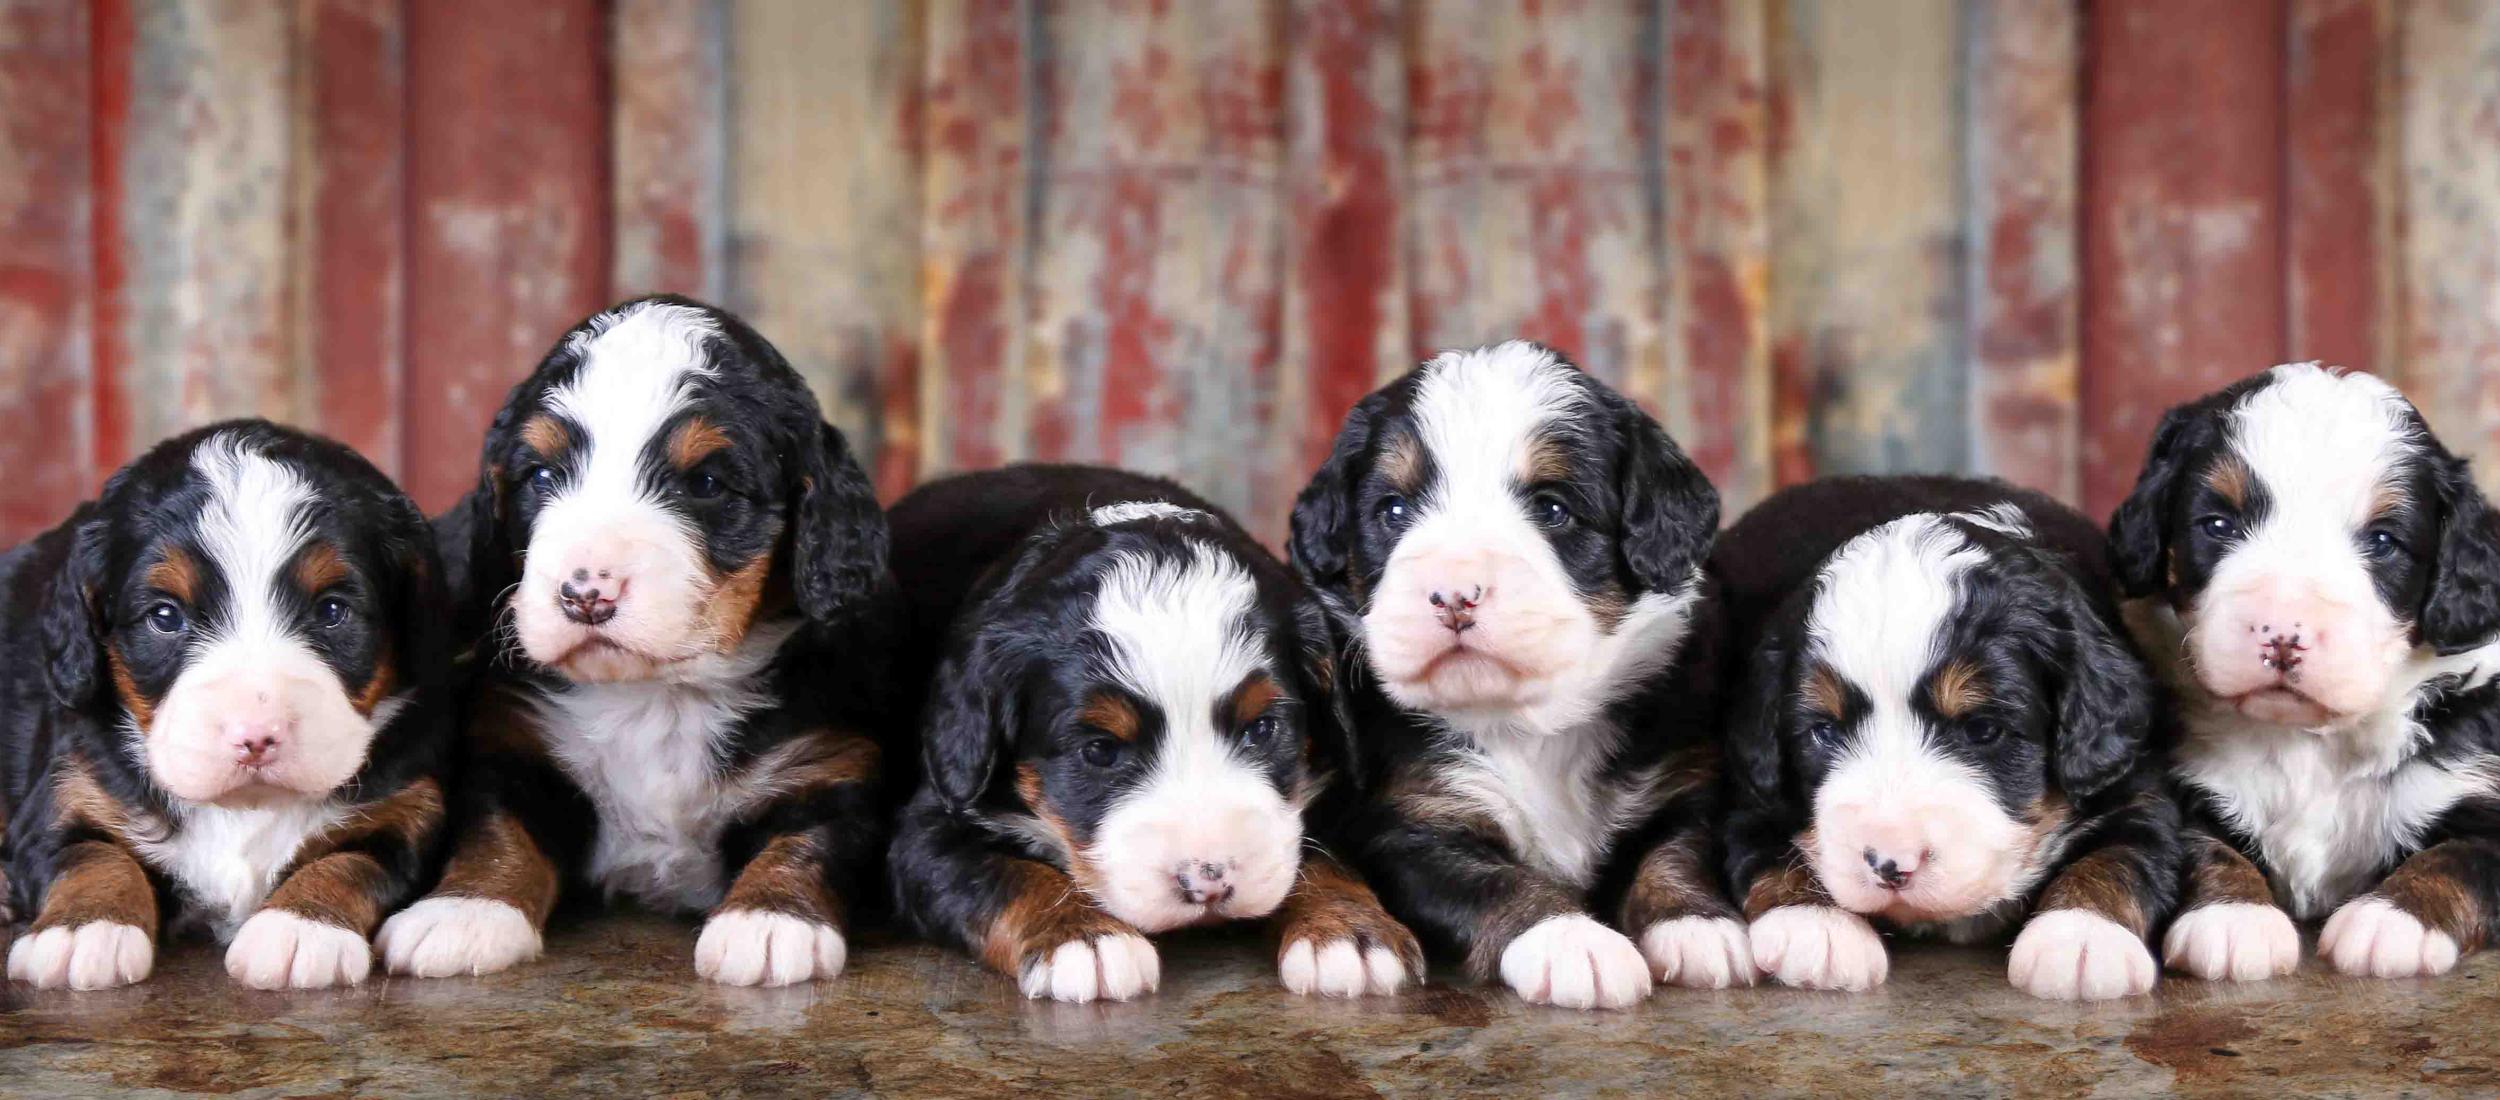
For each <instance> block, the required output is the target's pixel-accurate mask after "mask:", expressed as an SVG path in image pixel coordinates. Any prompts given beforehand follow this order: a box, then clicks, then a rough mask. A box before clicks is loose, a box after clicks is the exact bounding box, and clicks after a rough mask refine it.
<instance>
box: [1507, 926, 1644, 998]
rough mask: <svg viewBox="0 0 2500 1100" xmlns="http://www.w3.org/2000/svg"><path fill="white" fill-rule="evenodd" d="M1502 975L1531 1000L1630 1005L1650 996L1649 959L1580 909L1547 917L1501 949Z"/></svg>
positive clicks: (1619, 935) (1522, 996) (1621, 934)
mask: <svg viewBox="0 0 2500 1100" xmlns="http://www.w3.org/2000/svg"><path fill="white" fill-rule="evenodd" d="M1501 969H1502V980H1503V981H1505V982H1508V983H1510V987H1511V989H1512V990H1514V991H1516V992H1517V993H1518V994H1519V996H1520V999H1522V1000H1525V1001H1527V1002H1528V1003H1529V1004H1548V1005H1554V1006H1556V1007H1558V1008H1628V1007H1630V1006H1632V1005H1635V1004H1639V1003H1640V1001H1641V998H1643V997H1647V996H1649V990H1650V979H1649V960H1647V959H1644V958H1642V957H1641V949H1640V948H1638V947H1634V946H1632V941H1631V940H1628V939H1625V938H1624V935H1623V933H1621V932H1617V931H1615V930H1614V929H1612V928H1608V927H1606V926H1605V925H1602V924H1599V923H1597V922H1596V921H1594V920H1591V919H1589V918H1588V917H1586V916H1583V915H1581V914H1578V913H1573V914H1570V915H1568V916H1560V917H1547V918H1545V919H1544V920H1542V921H1539V922H1537V924H1536V926H1535V927H1533V928H1530V929H1528V930H1527V931H1525V932H1522V933H1520V934H1519V938H1517V939H1514V940H1512V941H1510V946H1508V947H1505V948H1503V949H1502V967H1501Z"/></svg>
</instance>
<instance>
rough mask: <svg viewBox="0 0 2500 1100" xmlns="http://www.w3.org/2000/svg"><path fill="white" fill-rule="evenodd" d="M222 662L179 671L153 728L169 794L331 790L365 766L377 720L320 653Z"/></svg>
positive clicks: (156, 762)
mask: <svg viewBox="0 0 2500 1100" xmlns="http://www.w3.org/2000/svg"><path fill="white" fill-rule="evenodd" d="M236 656H237V657H238V658H239V657H240V655H236ZM212 660H213V659H212ZM215 663H216V664H218V665H221V666H223V667H210V668H195V669H193V670H191V671H188V672H186V673H184V674H183V676H182V677H181V678H179V679H177V680H176V681H175V682H174V687H173V690H171V691H169V692H167V693H166V696H165V701H164V703H163V705H161V706H159V707H158V708H157V710H156V720H155V722H154V724H153V725H152V726H151V727H150V728H149V730H148V731H147V759H148V771H149V773H150V774H151V775H152V776H153V777H154V778H155V780H156V783H157V785H158V786H161V787H163V788H164V789H165V790H166V792H167V793H169V794H172V795H174V796H175V797H177V798H181V799H185V800H188V801H192V802H204V803H219V802H229V801H239V802H257V801H261V800H263V799H265V798H267V797H269V796H273V795H275V796H288V795H296V796H312V795H322V794H327V793H329V792H330V791H332V790H334V789H336V788H337V787H338V786H339V785H340V784H343V783H345V782H347V781H348V780H349V779H350V778H352V777H353V776H354V775H355V774H356V772H357V770H358V769H360V768H362V767H363V766H364V761H365V753H366V750H367V749H368V747H370V745H371V744H372V741H373V723H372V720H371V719H369V718H368V717H367V716H365V715H363V714H359V713H357V711H356V707H355V704H354V703H353V702H352V701H350V700H349V699H348V697H347V693H346V691H345V689H344V688H343V687H342V685H341V684H340V683H339V680H338V677H337V676H336V675H335V674H333V673H331V672H330V671H329V669H328V668H327V666H324V665H322V664H320V662H319V661H318V660H317V659H314V658H313V657H312V656H311V654H309V653H301V652H298V653H295V654H278V655H270V656H269V657H268V658H267V659H266V660H264V661H262V662H258V663H257V667H250V666H252V665H254V664H255V662H251V661H246V660H241V659H233V660H227V661H217V662H215Z"/></svg>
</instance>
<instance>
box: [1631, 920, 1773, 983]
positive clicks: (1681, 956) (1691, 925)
mask: <svg viewBox="0 0 2500 1100" xmlns="http://www.w3.org/2000/svg"><path fill="white" fill-rule="evenodd" d="M1641 955H1642V957H1644V958H1646V959H1648V960H1649V969H1650V973H1651V974H1653V975H1655V976H1656V977H1657V979H1658V981H1659V983H1660V984H1662V985H1680V986H1684V987H1687V988H1690V989H1726V988H1727V987H1729V986H1733V985H1752V984H1753V979H1754V970H1753V948H1752V946H1751V945H1750V944H1749V943H1748V942H1747V940H1746V937H1745V925H1744V923H1743V922H1741V921H1736V920H1730V919H1728V918H1726V917H1677V918H1676V919H1674V920H1662V921H1659V922H1658V923H1656V924H1653V925H1650V926H1649V931H1647V932H1643V933H1641Z"/></svg>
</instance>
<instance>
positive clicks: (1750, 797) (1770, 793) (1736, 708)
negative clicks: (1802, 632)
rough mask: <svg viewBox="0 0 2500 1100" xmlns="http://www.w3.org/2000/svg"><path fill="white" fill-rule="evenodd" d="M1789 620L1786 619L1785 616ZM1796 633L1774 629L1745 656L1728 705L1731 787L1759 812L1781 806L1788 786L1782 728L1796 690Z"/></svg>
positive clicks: (1738, 798)
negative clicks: (1741, 674)
mask: <svg viewBox="0 0 2500 1100" xmlns="http://www.w3.org/2000/svg"><path fill="white" fill-rule="evenodd" d="M1783 619H1785V616H1783ZM1797 643H1798V638H1797V636H1796V632H1795V631H1793V630H1790V629H1786V628H1785V627H1774V628H1773V629H1772V630H1770V631H1769V632H1767V633H1765V634H1764V635H1763V638H1762V642H1761V644H1759V645H1757V646H1755V647H1754V650H1753V652H1751V653H1748V654H1745V658H1744V659H1745V664H1744V669H1743V676H1742V678H1741V679H1740V680H1739V681H1738V682H1737V683H1736V685H1735V690H1734V691H1732V692H1730V693H1729V698H1728V705H1727V732H1726V735H1725V737H1724V740H1725V742H1726V748H1727V782H1728V786H1729V787H1730V789H1731V790H1733V791H1734V793H1735V795H1736V799H1735V801H1736V804H1737V805H1740V806H1748V807H1752V808H1755V809H1757V810H1767V809H1771V808H1774V807H1778V806H1780V805H1781V804H1782V802H1783V797H1784V796H1783V795H1782V793H1781V792H1782V790H1783V789H1784V788H1785V787H1786V785H1787V771H1788V752H1787V750H1786V749H1785V748H1783V747H1782V746H1781V744H1780V726H1781V724H1782V722H1783V721H1784V720H1785V718H1786V716H1787V714H1788V709H1789V706H1790V702H1789V697H1790V695H1791V694H1792V693H1793V692H1794V691H1795V690H1796V688H1795V686H1794V680H1795V676H1796V666H1795V662H1796V660H1797V648H1798V645H1797Z"/></svg>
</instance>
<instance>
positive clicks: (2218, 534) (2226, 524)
mask: <svg viewBox="0 0 2500 1100" xmlns="http://www.w3.org/2000/svg"><path fill="white" fill-rule="evenodd" d="M2196 526H2198V527H2200V528H2202V529H2204V532H2205V533H2206V534H2208V535H2211V536H2213V537H2214V538H2217V539H2235V538H2238V537H2240V521H2238V520H2235V519H2232V518H2231V517H2229V516H2206V517H2205V518H2203V519H2200V520H2197V521H2196Z"/></svg>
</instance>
